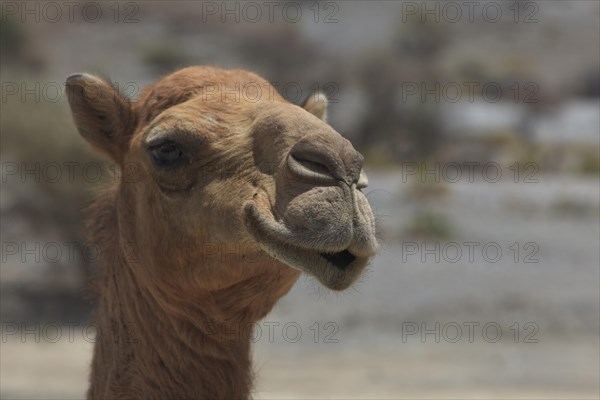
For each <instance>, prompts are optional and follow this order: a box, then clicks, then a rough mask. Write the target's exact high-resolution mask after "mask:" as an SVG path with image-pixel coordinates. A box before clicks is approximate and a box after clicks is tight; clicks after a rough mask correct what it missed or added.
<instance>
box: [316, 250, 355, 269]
mask: <svg viewBox="0 0 600 400" xmlns="http://www.w3.org/2000/svg"><path fill="white" fill-rule="evenodd" d="M319 255H320V256H321V257H323V258H324V259H326V260H327V261H328V262H329V263H330V264H331V265H333V266H334V267H336V268H339V269H341V270H342V271H343V270H345V269H346V268H347V267H348V266H349V265H350V264H352V262H353V261H354V260H356V256H355V255H354V254H352V253H350V252H349V251H348V250H344V251H340V252H337V253H319Z"/></svg>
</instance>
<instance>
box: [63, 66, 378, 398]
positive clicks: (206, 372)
mask: <svg viewBox="0 0 600 400" xmlns="http://www.w3.org/2000/svg"><path fill="white" fill-rule="evenodd" d="M240 85H241V87H242V88H244V87H249V86H252V87H256V86H261V87H262V88H263V90H264V92H263V94H262V96H259V97H258V98H255V97H251V99H249V98H248V96H250V95H248V96H246V97H244V96H239V97H237V96H236V93H238V94H239V93H240ZM67 88H68V94H69V102H70V105H71V110H72V112H73V117H74V120H75V123H76V125H77V126H78V129H79V131H80V133H81V134H82V136H84V137H85V138H86V139H87V140H88V141H89V142H90V143H91V144H92V145H93V146H94V147H95V148H97V149H99V150H100V151H102V152H104V153H105V154H107V155H108V156H109V157H111V158H112V159H113V160H115V161H116V162H117V163H119V164H120V165H121V167H122V175H121V177H120V180H119V182H117V183H115V185H114V186H113V187H110V188H108V189H107V190H106V191H105V192H104V193H103V194H102V195H101V196H99V197H98V199H97V201H96V203H95V205H94V206H93V207H92V209H91V214H90V217H89V220H88V229H89V232H90V237H91V240H93V241H95V242H96V243H97V244H98V245H99V246H100V248H101V249H102V263H103V270H102V273H101V276H100V277H99V279H98V282H97V286H98V293H99V304H98V310H97V313H96V318H95V323H96V324H97V327H98V328H99V333H100V337H99V339H98V341H97V343H96V345H95V348H94V356H93V361H92V370H91V375H90V388H89V391H88V398H89V399H131V398H139V399H199V398H248V397H249V396H250V392H251V383H252V372H251V371H252V370H251V362H250V337H251V334H252V331H251V329H252V324H254V323H255V322H257V321H258V320H260V319H261V318H263V317H265V316H266V314H267V313H268V312H269V311H270V310H271V308H272V307H273V306H274V304H275V303H276V302H277V300H278V299H279V298H280V297H281V296H283V295H285V294H286V293H287V292H288V291H289V289H290V288H291V287H292V285H293V284H294V282H295V281H296V280H297V278H298V276H299V273H300V272H299V271H304V272H306V273H308V274H310V275H313V276H315V277H316V278H317V279H319V280H320V281H321V282H322V283H323V284H324V285H326V286H327V287H330V288H332V289H336V290H339V289H344V288H346V287H348V286H349V285H350V284H351V283H352V282H354V281H355V280H356V279H357V277H358V276H359V274H360V272H361V271H362V269H363V268H364V267H365V265H366V263H367V261H368V259H369V258H370V257H371V256H372V255H373V254H374V252H375V249H376V242H375V240H374V223H373V217H372V214H371V211H370V209H369V207H368V204H367V203H366V200H365V199H364V196H362V193H360V191H359V190H358V189H360V187H361V181H360V180H359V174H360V176H361V178H360V179H363V178H362V173H361V168H362V157H361V156H360V155H359V154H358V153H357V152H356V151H355V150H354V149H352V146H351V145H350V144H349V142H347V141H346V140H345V139H343V138H342V137H341V136H340V135H339V134H337V133H336V132H335V131H333V129H331V127H329V126H328V125H327V124H325V123H324V122H323V121H321V120H320V119H319V118H317V117H315V116H313V115H311V114H310V113H309V112H307V111H305V110H303V109H302V108H300V107H297V106H293V105H291V104H289V103H288V102H286V101H285V100H284V99H283V98H281V96H279V95H278V94H276V92H275V91H274V90H273V88H272V87H271V86H270V85H269V84H268V83H267V82H266V81H265V80H264V79H262V78H260V77H258V76H256V75H254V74H251V73H249V72H246V71H241V70H236V71H226V70H221V69H218V68H210V67H194V68H187V69H184V70H181V71H179V72H176V73H174V74H172V75H170V76H167V77H166V78H164V79H162V80H160V81H159V82H157V83H155V84H154V85H152V86H150V87H149V88H147V89H146V90H145V91H144V92H143V93H142V95H141V97H140V99H139V101H137V102H135V103H131V102H130V101H129V100H128V99H125V98H124V97H123V96H121V95H120V94H119V93H118V92H116V91H115V90H114V89H113V88H112V86H111V85H110V84H109V83H107V82H105V81H103V80H101V79H99V78H97V77H94V76H91V75H86V74H77V75H73V76H71V77H69V79H68V80H67ZM86 88H87V89H89V88H93V89H94V90H95V95H94V97H93V98H91V97H90V96H87V95H86V94H85V92H86ZM82 89H83V90H82ZM241 90H243V89H241ZM325 103H326V102H325V101H324V97H323V96H315V97H314V100H311V99H309V100H307V103H306V104H305V105H304V108H305V109H306V110H308V111H310V112H312V113H313V114H315V115H317V116H318V117H321V118H324V116H325V114H326V113H325V111H326V109H325ZM165 137H166V138H167V140H168V141H175V142H177V146H178V148H181V149H183V151H184V156H185V162H184V163H180V164H176V166H172V167H171V166H170V167H168V168H164V167H159V166H157V165H155V164H153V162H152V161H151V157H150V155H151V154H154V153H152V151H153V150H152V149H155V148H156V146H155V144H156V143H164V140H163V139H164V138H165ZM161 146H162V144H161ZM159 147H160V146H159ZM289 154H297V155H298V157H300V158H303V157H306V159H307V160H308V161H307V160H304V159H301V161H300V164H301V166H300V167H296V169H295V170H294V168H293V165H292V164H293V160H291V159H290V156H289ZM321 159H323V160H325V161H321ZM294 165H298V163H296V164H294ZM315 165H316V166H317V167H318V168H317V169H319V168H321V169H323V171H325V172H324V174H320V173H318V174H317V175H315V176H317V178H315V179H316V181H315V182H312V181H311V178H310V176H309V175H310V174H307V171H308V172H310V171H311V168H313V167H315ZM306 168H308V169H306ZM317 169H315V171H316V170H317ZM294 171H300V175H298V176H296V177H295V178H294V179H291V178H290V175H289V173H292V172H294ZM284 172H285V173H284ZM296 173H298V172H296ZM302 174H304V175H302ZM357 182H358V183H357ZM362 186H364V184H363V185H362ZM345 249H347V250H348V251H349V252H351V253H352V254H353V257H354V256H355V258H356V260H355V261H353V262H352V263H350V264H349V265H348V266H345V265H344V266H343V267H340V268H337V267H334V266H333V264H331V263H328V262H327V261H326V259H324V258H323V257H322V256H320V255H319V254H323V253H327V254H330V253H331V254H333V253H337V252H341V251H342V250H345Z"/></svg>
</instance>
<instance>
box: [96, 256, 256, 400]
mask: <svg viewBox="0 0 600 400" xmlns="http://www.w3.org/2000/svg"><path fill="white" fill-rule="evenodd" d="M121 255H122V254H121ZM103 267H104V272H103V275H102V277H101V279H100V281H99V282H98V283H99V285H100V287H99V289H100V298H99V304H98V310H97V314H96V320H95V323H96V324H97V327H98V329H99V332H100V336H99V337H98V339H97V341H96V343H95V348H94V358H93V362H92V371H91V386H90V389H89V391H88V398H89V399H100V398H145V399H150V398H177V399H201V398H211V399H212V398H232V399H239V398H248V397H249V393H250V389H251V381H252V372H251V360H250V358H251V356H250V336H251V334H252V324H251V323H242V322H241V321H237V322H235V321H234V322H232V321H231V320H229V321H227V318H225V317H223V316H222V317H221V318H215V317H214V316H210V310H206V309H203V307H202V306H199V305H198V304H193V303H187V304H177V303H176V302H165V301H164V299H161V298H160V296H159V297H157V295H156V294H155V293H151V291H148V290H147V289H145V288H144V287H143V286H142V285H140V283H139V281H137V280H136V279H135V274H134V273H133V271H132V269H131V267H130V266H128V265H127V263H126V262H113V263H106V262H105V265H104V266H103ZM203 296H206V297H207V298H205V299H204V300H201V299H198V301H199V304H202V303H204V304H209V308H210V304H211V303H214V299H211V298H210V297H212V296H213V295H212V294H206V293H205V294H204V295H203Z"/></svg>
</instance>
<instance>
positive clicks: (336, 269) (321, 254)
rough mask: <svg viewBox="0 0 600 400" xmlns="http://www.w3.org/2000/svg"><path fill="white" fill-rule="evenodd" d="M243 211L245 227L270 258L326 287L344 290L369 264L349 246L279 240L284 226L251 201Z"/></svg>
mask: <svg viewBox="0 0 600 400" xmlns="http://www.w3.org/2000/svg"><path fill="white" fill-rule="evenodd" d="M244 212H245V214H246V224H247V227H248V229H249V231H250V233H251V234H252V235H253V236H254V238H255V239H256V241H257V242H258V244H259V245H260V246H261V247H262V248H263V250H265V251H266V252H267V253H268V254H269V255H270V256H271V257H272V258H274V259H276V260H278V261H280V262H282V263H284V264H286V265H288V266H290V267H292V268H295V269H298V270H300V271H302V272H305V273H307V274H309V275H312V276H314V277H316V278H317V279H318V280H319V281H320V282H321V283H322V284H323V285H325V286H326V287H328V288H330V289H333V290H343V289H346V288H347V287H349V286H350V285H351V284H352V283H353V282H354V281H355V280H356V279H357V278H358V276H360V273H361V272H362V271H363V269H364V268H365V267H366V266H367V264H368V263H369V260H370V257H360V256H357V255H355V254H353V253H352V252H351V249H350V248H343V249H332V250H331V251H330V250H328V249H317V248H306V247H301V246H298V245H295V244H291V243H288V242H287V241H284V240H282V239H281V238H280V234H281V230H282V229H285V228H284V227H281V226H279V224H278V223H277V222H274V221H273V220H272V219H271V218H270V217H269V216H267V215H265V214H264V213H262V212H261V211H260V210H259V209H258V207H257V205H256V204H255V203H253V202H249V203H247V204H246V205H245V207H244Z"/></svg>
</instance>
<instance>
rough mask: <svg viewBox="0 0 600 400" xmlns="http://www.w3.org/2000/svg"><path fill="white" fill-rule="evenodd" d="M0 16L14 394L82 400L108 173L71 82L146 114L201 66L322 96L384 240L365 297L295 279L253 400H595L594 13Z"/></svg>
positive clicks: (101, 10) (228, 5)
mask: <svg viewBox="0 0 600 400" xmlns="http://www.w3.org/2000/svg"><path fill="white" fill-rule="evenodd" d="M67 3H68V4H67ZM0 4H1V14H0V16H1V25H0V44H1V61H0V62H1V64H0V66H1V82H2V91H1V97H2V100H1V104H0V105H1V108H2V110H1V125H0V128H1V135H2V136H1V138H2V141H1V147H0V161H1V165H2V169H1V185H2V190H1V197H0V200H1V202H0V215H1V228H0V233H1V236H2V237H1V241H2V264H1V270H0V273H1V284H0V289H1V293H2V297H1V300H2V302H1V314H0V318H1V320H2V342H1V357H0V358H1V376H0V377H1V388H0V395H1V396H2V398H6V399H9V398H11V399H12V398H23V399H24V398H27V399H32V398H39V399H50V398H52V399H67V398H82V397H83V396H84V393H85V390H86V387H87V374H88V366H89V363H90V360H91V350H92V346H93V343H92V342H93V340H92V339H90V337H89V335H88V334H87V333H86V329H87V328H88V327H89V325H86V324H89V322H90V311H91V309H92V308H93V301H92V300H91V299H90V298H89V296H88V295H87V294H86V285H87V284H86V282H87V279H88V278H89V276H90V275H91V274H92V273H93V272H94V271H95V270H96V269H97V268H98V265H97V262H96V258H97V257H96V252H95V251H96V249H95V248H94V247H93V246H92V245H90V244H89V243H87V242H86V239H85V237H84V236H83V223H82V209H84V207H85V206H86V205H87V204H89V202H90V200H91V199H92V198H93V197H94V194H95V193H96V192H97V191H98V190H100V188H101V187H102V182H103V181H107V180H110V179H113V178H112V177H111V171H112V170H114V166H112V165H110V164H109V163H106V162H104V161H103V160H102V159H100V158H98V156H97V155H95V154H92V153H91V152H90V150H89V148H88V146H87V145H86V143H85V142H84V141H83V139H81V138H80V136H79V135H78V134H77V132H76V130H75V128H74V125H73V123H72V120H71V117H70V114H69V110H68V106H67V102H66V98H65V95H64V92H63V90H64V81H65V78H66V76H68V75H69V74H71V73H74V72H80V71H86V72H92V73H101V74H104V75H106V76H109V77H110V78H111V79H112V81H113V82H115V84H116V85H117V86H119V88H120V89H121V90H122V91H123V92H124V93H126V94H128V95H129V96H130V97H132V98H134V99H135V97H136V96H137V95H138V94H139V92H140V91H141V90H142V88H143V87H144V86H145V85H147V84H149V83H151V82H153V81H154V80H156V79H157V78H159V77H161V76H164V75H165V74H167V73H169V72H170V71H174V70H176V69H178V68H180V67H184V66H188V65H196V64H214V65H217V66H221V67H224V68H245V69H249V70H251V71H254V72H256V73H258V74H259V75H261V76H263V77H265V78H266V79H267V80H269V81H270V82H272V83H273V85H275V86H276V88H277V89H278V90H279V91H280V93H282V94H283V95H284V96H285V97H286V98H288V99H289V100H290V101H291V102H293V103H296V104H299V103H301V102H302V101H303V100H304V98H306V97H307V96H308V95H309V93H310V91H311V90H312V89H315V88H320V89H323V90H324V91H325V92H326V93H327V94H328V96H329V98H330V102H331V104H330V108H329V110H330V111H329V115H330V119H329V122H330V124H331V125H332V126H333V127H334V128H335V129H336V130H337V131H338V132H340V133H342V134H343V135H344V136H346V137H347V138H348V139H350V140H351V141H352V142H353V143H354V145H355V147H356V148H357V149H358V150H359V151H361V152H362V153H363V154H364V155H365V159H366V161H365V163H366V167H365V168H366V171H367V173H368V174H369V178H370V186H369V187H368V188H367V189H366V191H365V192H366V193H368V198H369V200H370V202H371V204H372V206H373V208H374V211H375V213H376V214H377V217H378V224H379V231H380V235H381V239H382V243H383V249H382V251H381V254H380V256H378V257H377V258H376V259H375V261H374V263H373V265H372V267H371V268H370V270H369V271H368V273H367V274H366V275H365V277H364V278H363V279H362V280H361V282H359V284H358V285H357V286H356V287H355V288H353V289H351V290H349V291H348V292H346V293H342V294H335V293H328V292H326V291H325V290H323V289H321V288H320V287H319V286H318V285H317V284H316V283H315V282H314V281H313V280H311V279H308V278H302V279H301V281H300V282H299V283H298V284H297V285H296V286H295V287H294V289H293V290H292V292H291V293H290V294H289V295H288V296H286V297H285V298H284V299H282V301H280V303H279V304H278V306H277V307H276V308H275V310H274V311H273V312H272V313H271V314H270V315H269V316H268V317H267V319H266V320H265V321H263V322H261V323H260V324H259V325H258V332H261V335H259V336H258V337H257V339H256V343H255V351H254V353H255V354H254V357H255V365H256V370H257V381H256V395H255V396H256V397H257V398H332V397H333V398H428V399H431V398H495V399H497V398H521V399H522V398H543V399H550V398H561V399H570V398H577V399H580V398H596V399H597V398H598V396H599V375H600V371H599V357H600V356H599V352H600V346H599V313H600V310H599V308H600V306H599V301H600V298H599V262H600V261H599V260H600V256H599V244H600V243H599V242H600V223H599V222H600V211H599V208H600V187H599V179H598V178H599V166H600V147H599V146H600V87H599V85H600V79H599V69H600V55H599V49H600V46H599V44H600V37H599V36H600V3H598V2H596V1H538V2H534V1H518V2H517V1H477V2H441V1H416V2H401V1H369V2H367V1H344V2H342V1H336V2H334V1H321V2H319V1H275V2H262V1H257V2H192V1H171V2H168V4H167V3H162V2H159V1H148V2H145V1H125V2H89V1H76V2H36V1H28V2H22V1H14V2H13V1H3V2H2V3H0ZM269 326H273V327H274V328H273V329H274V330H273V333H274V334H273V335H269V334H268V333H269V329H270V328H269ZM290 327H291V328H290ZM298 328H300V330H301V334H300V335H298V334H297V332H300V330H298Z"/></svg>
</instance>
